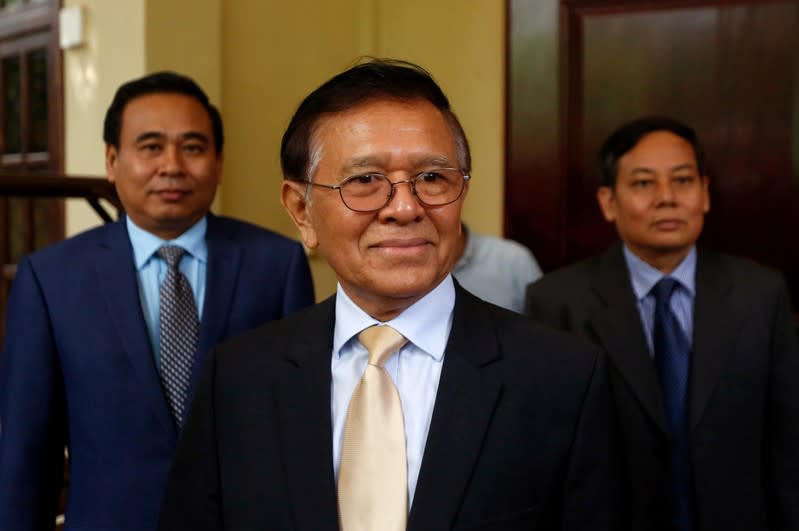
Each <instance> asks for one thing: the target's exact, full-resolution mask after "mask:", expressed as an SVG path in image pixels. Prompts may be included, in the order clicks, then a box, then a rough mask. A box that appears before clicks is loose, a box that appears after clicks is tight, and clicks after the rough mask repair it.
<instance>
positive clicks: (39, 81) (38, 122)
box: [28, 49, 48, 152]
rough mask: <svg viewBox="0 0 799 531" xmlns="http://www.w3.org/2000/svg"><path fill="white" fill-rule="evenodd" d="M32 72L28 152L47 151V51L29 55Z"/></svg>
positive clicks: (34, 52) (37, 51) (42, 50)
mask: <svg viewBox="0 0 799 531" xmlns="http://www.w3.org/2000/svg"><path fill="white" fill-rule="evenodd" d="M28 71H29V72H30V82H29V84H28V86H29V87H30V95H29V97H30V105H31V114H30V117H31V122H30V143H29V146H30V148H29V149H28V151H33V152H40V151H47V133H48V128H47V50H45V49H41V50H34V51H32V52H30V53H28Z"/></svg>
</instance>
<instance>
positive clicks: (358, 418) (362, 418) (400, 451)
mask: <svg viewBox="0 0 799 531" xmlns="http://www.w3.org/2000/svg"><path fill="white" fill-rule="evenodd" d="M358 339H359V340H360V341H361V343H362V344H363V345H364V346H365V347H366V349H367V350H368V351H369V364H368V365H367V366H366V370H365V371H364V372H363V377H362V378H361V381H360V382H359V383H358V386H357V387H356V388H355V391H354V392H353V393H352V398H351V399H350V407H349V410H348V411H347V421H346V423H345V424H344V442H343V444H342V448H341V465H340V466H339V472H338V506H339V517H340V519H341V529H342V531H404V530H405V526H406V520H407V518H408V467H407V464H406V461H407V458H406V455H405V428H404V425H403V420H402V404H401V403H400V399H399V394H398V393H397V388H396V387H395V386H394V382H393V381H392V380H391V376H389V375H388V373H387V372H386V370H385V369H384V368H383V364H385V362H386V360H387V359H388V358H390V357H391V355H392V354H394V353H395V352H397V350H399V349H400V347H402V345H404V344H405V343H406V341H407V340H406V339H405V338H404V337H402V335H401V334H400V333H399V332H397V331H396V330H394V329H393V328H391V327H390V326H372V327H370V328H367V329H366V330H364V331H363V332H361V333H360V334H358Z"/></svg>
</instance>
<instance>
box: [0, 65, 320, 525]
mask: <svg viewBox="0 0 799 531" xmlns="http://www.w3.org/2000/svg"><path fill="white" fill-rule="evenodd" d="M103 137H104V141H105V143H106V154H105V160H106V169H107V173H108V179H109V180H110V181H111V182H113V183H114V184H115V186H116V189H117V193H118V194H119V197H120V200H121V201H122V204H123V206H124V208H125V212H126V216H125V217H123V218H122V219H120V220H119V221H118V222H116V223H112V224H109V225H105V226H103V227H100V228H97V229H94V230H91V231H88V232H86V233H84V234H81V235H78V236H76V237H74V238H70V239H68V240H65V241H63V242H60V243H58V244H56V245H53V246H50V247H48V248H45V249H43V250H42V251H40V252H37V253H35V254H32V255H30V256H28V257H26V258H24V259H23V260H22V261H21V262H20V264H19V267H18V270H17V275H16V278H15V280H14V284H13V288H12V292H11V297H10V301H9V307H8V323H7V324H8V326H7V337H6V339H5V344H4V346H3V350H2V354H0V529H3V530H5V531H33V530H50V529H53V527H54V516H55V509H56V501H57V497H58V493H59V490H60V484H61V478H62V474H63V468H62V462H63V461H62V460H63V456H64V447H65V446H66V447H67V448H68V454H69V464H70V492H69V499H68V502H67V510H66V520H65V530H77V529H92V530H97V531H99V530H107V531H111V530H114V531H117V530H131V531H132V530H136V531H147V530H148V529H154V528H155V526H156V519H157V515H158V511H159V508H160V504H161V497H162V492H163V489H164V482H165V480H166V476H167V469H168V467H169V464H170V462H171V460H172V456H173V453H174V451H175V447H176V444H177V439H178V434H179V432H180V429H181V424H182V418H181V415H179V414H177V413H176V411H177V410H176V409H175V408H174V405H173V403H172V399H171V398H170V399H169V400H168V399H167V396H168V395H170V393H171V391H170V386H174V384H175V382H174V381H171V382H168V381H167V380H168V378H167V377H166V376H165V374H164V372H165V371H164V370H163V363H162V362H164V359H165V358H166V356H167V354H166V353H165V343H164V337H162V333H161V328H160V326H161V324H163V321H164V320H163V319H162V318H161V313H160V308H161V306H160V304H161V303H163V302H164V300H162V299H166V298H167V297H166V296H163V297H162V295H161V293H163V291H162V290H163V284H164V280H165V278H167V275H168V273H169V274H170V275H173V277H175V278H180V280H181V282H183V284H182V285H184V286H185V285H186V284H185V281H188V285H189V286H190V288H191V289H190V290H188V289H185V290H184V292H183V294H182V295H181V296H183V297H186V296H187V295H186V293H187V292H188V291H191V294H190V295H188V298H189V299H191V301H192V304H193V306H191V308H193V312H188V314H189V315H191V314H192V313H196V315H195V316H193V317H192V318H191V319H189V321H191V327H192V329H193V330H194V333H193V334H194V335H193V336H192V337H193V341H192V342H191V343H190V345H191V348H188V349H186V350H187V352H186V353H185V355H184V356H183V358H184V360H183V362H182V363H185V366H186V367H187V371H186V375H185V376H184V377H183V378H182V380H181V381H180V382H179V383H180V385H181V386H182V389H183V391H182V393H183V396H184V397H185V398H184V402H185V403H184V404H183V406H185V407H188V402H189V400H190V397H191V395H192V392H193V388H194V385H195V383H196V379H197V376H198V374H199V372H200V370H201V367H202V365H203V359H204V357H205V354H206V352H207V351H208V350H209V349H210V348H211V346H212V345H214V344H215V343H217V342H219V341H221V340H224V339H226V338H229V337H231V336H234V335H237V334H239V333H241V332H244V331H245V330H248V329H250V328H253V327H255V326H257V325H260V324H262V323H265V322H267V321H270V320H273V319H279V318H281V317H283V316H284V315H287V314H290V313H292V312H294V311H295V310H297V309H299V308H302V307H304V306H307V305H309V304H311V303H312V302H313V285H312V282H311V278H310V273H309V270H308V264H307V261H306V258H305V255H304V253H303V250H302V247H301V246H300V245H299V244H298V243H297V242H293V241H291V240H289V239H286V238H284V237H282V236H279V235H277V234H274V233H272V232H270V231H267V230H264V229H261V228H258V227H255V226H253V225H250V224H247V223H243V222H240V221H236V220H233V219H230V218H225V217H218V216H214V215H213V214H211V213H210V212H209V208H210V206H211V202H212V201H213V199H214V195H215V193H216V189H217V186H218V184H219V182H220V177H221V172H222V146H223V130H222V120H221V117H220V115H219V112H218V111H217V109H216V108H215V107H214V106H213V105H212V104H211V103H210V102H209V101H208V98H207V96H206V95H205V93H204V92H203V90H202V89H201V88H200V87H199V86H198V85H197V84H196V83H195V82H194V81H192V80H191V79H189V78H187V77H185V76H182V75H179V74H175V73H172V72H161V73H157V74H152V75H149V76H145V77H143V78H141V79H136V80H133V81H130V82H128V83H126V84H124V85H122V86H121V87H120V88H119V90H118V91H117V93H116V95H115V97H114V100H113V101H112V103H111V106H110V107H109V109H108V112H107V114H106V118H105V124H104V131H103ZM167 246H177V247H179V248H180V249H179V250H178V254H179V255H182V257H181V258H179V262H178V265H177V266H171V267H172V269H170V266H168V264H167V263H166V261H165V259H164V258H161V256H162V254H161V253H162V251H160V249H161V248H163V247H167ZM175 267H177V268H179V273H176V272H175ZM164 315H166V314H164ZM179 328H182V326H181V327H179ZM170 348H171V347H170ZM169 356H172V354H171V353H169ZM170 396H171V395H170Z"/></svg>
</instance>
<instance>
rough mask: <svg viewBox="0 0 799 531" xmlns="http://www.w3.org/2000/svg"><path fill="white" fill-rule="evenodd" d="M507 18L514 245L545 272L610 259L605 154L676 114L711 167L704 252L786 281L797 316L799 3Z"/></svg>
mask: <svg viewBox="0 0 799 531" xmlns="http://www.w3.org/2000/svg"><path fill="white" fill-rule="evenodd" d="M508 6H509V9H508V17H509V19H508V35H509V53H508V57H509V67H508V76H509V78H508V108H507V133H508V144H507V171H506V181H507V182H506V218H505V227H506V233H507V235H508V236H509V237H511V238H513V239H516V240H519V241H521V242H523V243H525V244H526V245H528V246H529V247H530V248H531V249H532V250H533V252H534V253H535V254H536V256H537V257H538V258H539V261H540V262H541V264H542V266H543V267H544V269H545V270H551V269H553V268H555V267H558V266H561V265H564V264H567V263H571V262H574V261H576V260H578V259H580V258H583V257H586V256H588V255H591V254H595V253H597V252H600V251H601V250H602V249H604V248H606V247H607V246H608V245H609V244H610V242H611V241H613V240H614V239H615V232H614V229H613V227H612V226H611V225H608V224H607V223H605V221H604V220H603V219H602V217H601V215H600V212H599V209H598V206H597V204H596V199H595V195H594V194H595V191H596V188H597V186H598V183H599V172H598V169H597V163H596V151H597V149H598V148H599V144H600V143H601V142H602V140H603V139H604V138H605V136H607V134H608V133H610V131H612V130H613V129H614V128H616V127H617V126H618V125H620V124H621V123H623V122H625V121H628V120H630V119H633V118H637V117H639V116H643V115H649V114H667V115H671V116H674V117H675V118H677V119H679V120H682V121H684V122H686V123H688V124H690V125H692V126H693V127H694V128H695V129H696V130H697V133H698V134H699V136H700V138H701V139H702V141H703V143H704V145H705V148H706V151H707V154H708V162H709V164H708V166H709V174H710V179H711V181H710V182H711V186H710V188H711V212H710V214H709V215H708V216H707V218H706V226H705V230H704V233H703V235H702V238H701V241H702V243H703V244H704V245H707V246H709V247H713V248H716V249H719V250H722V251H725V252H729V253H732V254H737V255H742V256H748V257H751V258H753V259H755V260H757V261H760V262H762V263H765V264H768V265H771V266H773V267H776V268H778V269H780V270H782V271H783V272H784V273H785V275H786V277H787V278H788V281H789V284H790V287H791V291H792V294H793V298H794V304H795V305H796V304H799V1H798V0H761V1H756V0H750V1H733V0H727V1H722V0H717V1H696V0H694V1H684V0H680V1H678V0H661V1H630V0H617V1H609V0H582V1H580V0H562V1H560V2H558V1H556V0H510V1H509V4H508Z"/></svg>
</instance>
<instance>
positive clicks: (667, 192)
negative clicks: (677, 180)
mask: <svg viewBox="0 0 799 531" xmlns="http://www.w3.org/2000/svg"><path fill="white" fill-rule="evenodd" d="M657 193H658V195H657V199H658V202H659V203H674V201H675V198H676V195H675V194H674V187H673V185H672V182H671V180H670V179H666V180H664V181H660V182H658V187H657Z"/></svg>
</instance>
